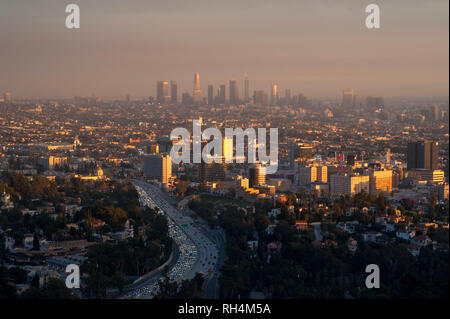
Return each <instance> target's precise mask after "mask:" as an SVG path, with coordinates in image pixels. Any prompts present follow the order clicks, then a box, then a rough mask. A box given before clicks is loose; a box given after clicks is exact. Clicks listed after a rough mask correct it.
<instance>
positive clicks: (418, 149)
mask: <svg viewBox="0 0 450 319" xmlns="http://www.w3.org/2000/svg"><path fill="white" fill-rule="evenodd" d="M438 146H439V145H438V142H432V141H419V142H408V153H407V156H408V164H407V169H408V171H409V170H411V169H414V168H422V169H429V170H435V169H438V154H439V153H438Z"/></svg>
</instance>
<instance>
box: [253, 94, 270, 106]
mask: <svg viewBox="0 0 450 319" xmlns="http://www.w3.org/2000/svg"><path fill="white" fill-rule="evenodd" d="M253 104H255V105H256V106H267V104H268V98H267V94H266V93H265V92H264V91H263V90H258V91H255V92H254V93H253Z"/></svg>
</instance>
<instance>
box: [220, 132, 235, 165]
mask: <svg viewBox="0 0 450 319" xmlns="http://www.w3.org/2000/svg"><path fill="white" fill-rule="evenodd" d="M222 155H223V157H224V159H225V161H227V160H232V159H233V138H232V137H226V136H225V137H224V138H223V139H222Z"/></svg>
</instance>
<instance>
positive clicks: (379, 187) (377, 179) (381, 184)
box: [369, 170, 392, 194]
mask: <svg viewBox="0 0 450 319" xmlns="http://www.w3.org/2000/svg"><path fill="white" fill-rule="evenodd" d="M369 191H370V194H378V193H380V192H391V191H392V171H391V170H384V171H371V172H370V184H369Z"/></svg>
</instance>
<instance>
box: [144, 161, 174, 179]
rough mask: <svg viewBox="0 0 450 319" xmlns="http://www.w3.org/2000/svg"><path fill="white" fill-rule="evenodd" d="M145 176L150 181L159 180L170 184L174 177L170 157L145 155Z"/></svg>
mask: <svg viewBox="0 0 450 319" xmlns="http://www.w3.org/2000/svg"><path fill="white" fill-rule="evenodd" d="M144 174H145V176H146V177H147V178H148V179H157V180H158V181H159V182H161V183H163V184H167V183H169V180H170V177H171V176H172V160H171V159H170V155H144Z"/></svg>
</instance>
